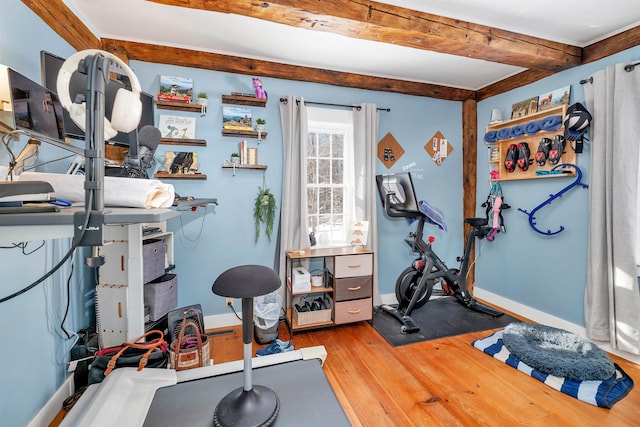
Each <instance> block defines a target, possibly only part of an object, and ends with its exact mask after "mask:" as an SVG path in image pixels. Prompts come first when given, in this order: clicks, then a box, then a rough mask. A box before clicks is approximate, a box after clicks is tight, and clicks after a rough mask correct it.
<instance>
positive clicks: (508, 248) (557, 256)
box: [476, 46, 640, 326]
mask: <svg viewBox="0 0 640 427" xmlns="http://www.w3.org/2000/svg"><path fill="white" fill-rule="evenodd" d="M638 59H640V47H638V46H637V47H634V48H632V49H629V50H626V51H624V52H621V53H619V54H617V55H612V56H610V57H607V58H605V59H603V60H600V61H597V62H594V63H591V64H588V65H584V66H581V67H577V68H575V69H571V70H567V71H564V72H562V73H558V74H554V75H553V76H550V77H548V78H546V79H542V80H540V81H538V82H535V83H532V84H530V85H527V86H525V87H522V88H519V89H516V90H513V91H510V92H507V93H504V94H501V95H498V96H495V97H492V98H490V99H488V100H485V101H482V102H479V103H478V128H479V135H478V193H477V199H478V211H477V212H478V215H481V216H484V211H483V210H482V209H481V208H480V204H481V203H482V202H483V201H484V200H485V199H486V197H487V195H488V193H489V182H488V179H489V165H488V163H487V145H486V144H485V143H484V133H485V132H484V127H485V126H486V125H488V123H489V119H490V116H491V109H492V108H500V109H501V110H502V114H503V117H509V116H510V113H511V105H512V104H514V103H515V102H517V101H521V100H523V99H528V98H530V97H532V96H537V95H539V94H541V93H546V92H548V91H551V90H554V89H559V88H562V87H564V86H567V85H571V101H570V103H571V104H573V103H575V102H580V103H582V104H583V105H584V88H583V85H581V84H580V80H582V79H586V78H588V77H589V76H590V75H591V74H593V73H594V72H596V71H598V70H600V69H603V68H605V67H606V66H608V65H612V64H616V63H620V62H627V61H637V60H638ZM636 72H637V71H636ZM633 143H635V142H633ZM530 148H531V151H532V157H533V154H534V152H535V151H536V150H537V144H536V145H535V146H531V147H530ZM590 148H591V146H590V143H589V142H588V141H585V145H584V152H583V153H581V154H578V162H577V163H578V167H579V168H580V169H581V170H582V173H583V178H582V181H583V182H585V183H587V184H588V183H589V178H590V174H589V169H590V168H589V162H590V155H591V149H590ZM567 150H571V148H569V146H568V145H567ZM503 160H504V159H501V161H503ZM574 180H575V178H568V177H567V178H557V179H531V180H516V181H506V182H501V186H502V191H503V193H504V196H505V202H506V203H508V204H509V205H511V207H512V208H511V209H510V210H507V211H504V217H505V222H506V226H507V233H505V234H499V235H498V237H497V238H496V239H495V241H493V242H490V243H489V242H482V243H481V244H480V246H479V248H480V250H478V249H476V255H477V256H478V257H479V258H478V260H477V262H476V286H477V287H479V288H482V289H483V290H487V291H489V292H492V293H495V294H497V295H500V296H502V297H505V298H508V299H511V300H513V301H516V302H518V303H520V304H524V305H526V306H529V307H532V308H534V309H537V310H540V311H543V312H545V313H549V314H551V315H554V316H557V317H559V318H561V319H564V320H567V321H569V322H572V323H575V324H577V325H581V326H582V325H584V306H583V300H584V288H585V284H586V268H587V267H586V266H587V239H588V234H589V229H588V221H589V212H588V203H589V190H588V189H582V188H580V187H576V188H574V189H571V190H570V191H569V192H567V193H565V194H564V195H563V196H562V197H561V198H558V199H556V200H554V201H553V202H552V203H551V204H550V205H548V206H546V207H545V208H543V209H541V210H540V211H539V212H537V213H536V224H537V226H538V228H539V229H542V230H547V229H550V230H552V231H554V230H556V229H558V228H559V227H560V226H561V225H562V226H564V227H565V230H564V231H562V232H561V233H559V234H556V235H553V236H546V235H543V234H539V233H537V232H536V231H534V230H533V228H531V227H530V226H529V217H528V215H526V214H524V213H522V212H519V211H518V208H521V209H523V210H527V211H528V212H530V211H531V210H532V209H534V208H535V207H536V206H538V205H539V204H540V203H542V202H544V201H545V200H546V199H547V198H549V196H550V195H552V194H556V193H557V192H558V191H560V190H561V189H562V188H564V187H565V186H567V185H569V184H570V183H571V182H573V181H574Z"/></svg>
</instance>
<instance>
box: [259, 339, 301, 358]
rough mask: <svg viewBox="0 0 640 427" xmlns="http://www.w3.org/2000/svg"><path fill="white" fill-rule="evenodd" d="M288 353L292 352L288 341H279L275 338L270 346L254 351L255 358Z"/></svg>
mask: <svg viewBox="0 0 640 427" xmlns="http://www.w3.org/2000/svg"><path fill="white" fill-rule="evenodd" d="M288 351H293V345H292V344H291V343H290V342H289V341H281V340H279V339H278V338H276V339H275V340H273V341H271V344H269V345H268V346H267V347H265V348H261V349H260V350H258V351H256V356H258V357H261V356H268V355H270V354H278V353H286V352H288Z"/></svg>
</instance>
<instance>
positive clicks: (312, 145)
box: [307, 132, 318, 157]
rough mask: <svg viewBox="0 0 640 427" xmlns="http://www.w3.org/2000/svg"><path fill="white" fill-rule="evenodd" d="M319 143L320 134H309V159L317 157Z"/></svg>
mask: <svg viewBox="0 0 640 427" xmlns="http://www.w3.org/2000/svg"><path fill="white" fill-rule="evenodd" d="M317 141H318V134H317V133H312V132H309V138H308V139H307V157H317V155H318V153H317V147H318V143H317Z"/></svg>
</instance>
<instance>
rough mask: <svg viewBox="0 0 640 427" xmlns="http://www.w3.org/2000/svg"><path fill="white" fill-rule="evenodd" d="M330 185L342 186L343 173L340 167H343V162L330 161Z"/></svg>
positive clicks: (340, 160)
mask: <svg viewBox="0 0 640 427" xmlns="http://www.w3.org/2000/svg"><path fill="white" fill-rule="evenodd" d="M331 165H332V167H331V183H332V184H342V183H343V182H344V181H343V177H342V175H343V171H342V167H343V165H344V161H343V160H342V159H339V160H332V161H331Z"/></svg>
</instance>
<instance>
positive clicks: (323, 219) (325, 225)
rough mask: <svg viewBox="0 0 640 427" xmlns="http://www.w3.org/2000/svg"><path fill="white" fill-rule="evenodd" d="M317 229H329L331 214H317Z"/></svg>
mask: <svg viewBox="0 0 640 427" xmlns="http://www.w3.org/2000/svg"><path fill="white" fill-rule="evenodd" d="M317 229H318V230H319V231H330V230H331V215H319V216H318V228H317Z"/></svg>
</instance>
